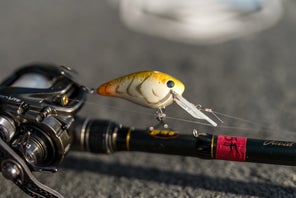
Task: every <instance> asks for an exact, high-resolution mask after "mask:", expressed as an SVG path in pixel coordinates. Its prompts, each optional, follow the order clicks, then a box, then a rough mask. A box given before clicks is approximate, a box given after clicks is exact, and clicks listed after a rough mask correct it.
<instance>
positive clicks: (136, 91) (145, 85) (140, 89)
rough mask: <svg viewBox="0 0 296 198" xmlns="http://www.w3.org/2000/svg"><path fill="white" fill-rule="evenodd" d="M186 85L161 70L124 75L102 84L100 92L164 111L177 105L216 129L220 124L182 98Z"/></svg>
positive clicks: (98, 90)
mask: <svg viewBox="0 0 296 198" xmlns="http://www.w3.org/2000/svg"><path fill="white" fill-rule="evenodd" d="M184 89H185V87H184V84H183V83H182V82H181V81H179V80H177V79H176V78H174V77H172V76H170V75H168V74H165V73H162V72H158V71H143V72H137V73H132V74H129V75H126V76H122V77H119V78H116V79H114V80H111V81H109V82H107V83H104V84H102V85H101V86H99V87H98V89H97V93H98V94H100V95H104V96H113V97H119V98H124V99H126V100H129V101H132V102H134V103H137V104H140V105H142V106H146V107H150V108H158V109H161V108H165V107H166V106H168V105H170V104H172V103H173V102H176V104H178V105H179V106H180V107H182V108H183V109H184V110H185V111H187V112H188V113H189V114H190V115H192V116H193V117H194V118H197V119H204V120H206V121H208V122H209V123H211V124H212V125H213V126H217V124H216V123H215V122H214V121H213V120H211V119H210V118H209V117H208V116H206V115H205V114H204V113H202V112H201V111H200V110H199V109H197V108H196V107H195V106H194V105H193V104H192V103H190V102H189V101H187V100H186V99H185V98H183V97H182V94H183V92H184Z"/></svg>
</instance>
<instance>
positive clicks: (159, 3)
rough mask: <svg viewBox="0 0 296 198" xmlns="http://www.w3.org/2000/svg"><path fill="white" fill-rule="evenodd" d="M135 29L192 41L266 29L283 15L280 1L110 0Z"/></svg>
mask: <svg viewBox="0 0 296 198" xmlns="http://www.w3.org/2000/svg"><path fill="white" fill-rule="evenodd" d="M109 1H111V2H112V3H116V4H117V6H118V8H119V11H120V16H121V18H122V21H123V22H124V23H125V24H126V25H127V26H128V27H129V28H131V29H133V30H135V31H139V32H143V33H146V34H150V35H156V36H160V37H164V38H167V39H172V40H176V41H181V42H185V43H191V44H211V43H220V42H224V41H227V40H231V39H235V38H239V37H241V36H244V35H247V34H250V33H255V32H259V31H262V30H264V29H266V28H268V27H270V26H272V25H274V24H275V23H276V22H277V21H278V19H279V18H280V17H281V14H282V4H281V1H280V0H109Z"/></svg>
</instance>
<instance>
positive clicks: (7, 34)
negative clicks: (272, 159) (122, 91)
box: [0, 0, 296, 197]
mask: <svg viewBox="0 0 296 198" xmlns="http://www.w3.org/2000/svg"><path fill="white" fill-rule="evenodd" d="M284 9H285V13H284V16H283V18H282V19H281V21H280V23H279V24H277V25H276V26H274V27H273V28H271V29H269V30H267V31H264V32H262V33H260V34H257V35H250V36H248V37H245V38H243V39H240V40H235V41H231V42H228V43H224V44H218V45H211V46H195V45H185V44H181V43H177V42H172V41H167V40H163V39H160V38H155V37H150V36H145V35H142V34H137V33H135V32H132V31H129V30H128V29H126V28H125V27H124V26H123V25H122V24H121V22H120V20H119V17H118V14H117V12H116V10H114V9H111V8H110V7H109V6H108V4H107V3H106V2H105V1H83V2H82V1H78V0H73V1H21V0H19V1H1V2H0V60H1V72H0V78H1V79H3V78H4V77H6V76H7V75H9V74H10V73H11V72H13V71H14V70H15V69H17V68H18V67H19V66H21V65H23V64H27V63H31V62H36V61H37V62H38V61H39V62H52V63H57V64H64V65H68V66H72V67H73V68H74V69H76V70H77V71H79V76H78V78H79V81H80V82H82V83H83V84H85V85H87V86H90V87H96V86H97V85H99V84H100V83H102V82H105V81H107V80H110V79H112V78H114V77H117V76H120V75H123V74H127V73H130V72H133V71H139V70H147V69H149V70H160V71H163V72H166V73H169V74H171V75H173V76H176V77H177V78H179V79H181V80H182V81H183V82H184V84H185V85H186V90H185V93H184V96H185V97H186V98H187V99H188V100H189V101H192V102H193V103H196V104H202V105H203V106H206V107H211V108H213V109H214V110H216V111H219V112H223V113H227V114H230V115H235V116H238V117H241V118H245V119H248V120H252V121H255V122H259V123H261V124H260V125H258V124H257V125H254V124H253V125H252V124H248V123H246V122H243V121H239V120H233V119H227V118H224V119H225V120H224V121H225V125H234V126H238V127H240V128H241V129H222V128H217V129H212V128H205V127H202V126H200V125H196V124H191V123H187V122H181V121H174V120H169V121H168V122H169V123H170V124H171V126H172V127H173V128H175V129H178V130H179V131H181V132H182V133H188V134H190V133H191V132H192V129H194V128H198V129H200V130H204V131H205V132H209V133H214V134H228V135H244V136H248V137H253V138H265V139H281V140H291V141H296V138H295V133H293V132H291V131H296V124H295V121H294V120H295V119H296V111H295V110H296V102H295V97H296V96H295V95H296V94H295V88H294V84H295V74H296V67H295V63H296V56H295V51H296V28H295V20H296V12H295V9H296V3H295V2H294V1H285V4H284ZM111 107H112V108H111ZM141 112H144V113H141ZM147 113H148V114H150V115H147ZM167 114H168V115H170V116H172V117H178V118H187V117H188V116H187V115H186V113H185V112H184V111H182V110H180V108H178V107H177V106H176V105H172V106H171V107H169V108H167ZM80 115H81V116H83V117H92V118H98V119H111V120H114V121H116V122H119V123H122V124H124V125H128V126H134V127H138V128H146V127H147V126H149V125H151V124H154V123H155V120H154V118H153V110H150V109H146V108H142V107H139V106H137V105H134V104H132V103H130V102H127V101H124V100H120V99H115V98H104V97H99V96H91V97H90V98H89V103H87V104H86V105H85V107H84V108H83V109H82V111H81V112H80ZM271 129H272V130H271ZM289 131H290V132H289ZM295 171H296V169H295V168H294V167H290V166H276V165H266V164H254V163H237V162H226V161H213V160H211V161H207V160H201V159H197V158H193V157H181V156H166V155H161V154H147V153H124V152H122V153H116V154H112V155H108V156H107V155H92V154H87V153H77V152H76V153H75V152H71V153H70V154H69V155H68V156H67V157H66V159H65V161H64V162H63V164H62V165H61V167H60V169H59V171H58V172H57V173H55V174H51V173H40V174H38V175H37V176H38V178H39V179H40V180H41V181H42V182H44V183H45V184H47V185H49V186H50V187H52V188H54V189H56V190H57V191H59V192H61V193H62V194H63V195H64V196H65V197H295V196H296V181H295V177H296V176H295ZM293 178H294V180H293ZM0 183H1V185H0V196H1V197H26V195H24V194H23V193H22V192H21V191H20V190H19V189H18V188H17V187H16V186H14V185H13V184H12V183H10V182H9V181H6V180H4V178H3V177H0Z"/></svg>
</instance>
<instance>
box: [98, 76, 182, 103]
mask: <svg viewBox="0 0 296 198" xmlns="http://www.w3.org/2000/svg"><path fill="white" fill-rule="evenodd" d="M184 89H185V87H184V84H183V83H182V82H181V81H179V80H177V79H176V78H174V77H172V76H170V75H168V74H165V73H162V72H158V71H142V72H136V73H132V74H129V75H126V76H122V77H119V78H116V79H114V80H112V81H109V82H107V83H104V84H103V85H101V86H100V87H99V88H98V89H97V93H98V94H100V95H104V96H113V97H120V98H124V99H127V100H130V101H132V102H134V103H137V104H140V105H143V106H146V107H150V108H164V107H166V106H168V105H170V104H171V103H173V101H174V100H173V95H172V91H174V92H176V93H178V94H179V95H182V93H183V92H184Z"/></svg>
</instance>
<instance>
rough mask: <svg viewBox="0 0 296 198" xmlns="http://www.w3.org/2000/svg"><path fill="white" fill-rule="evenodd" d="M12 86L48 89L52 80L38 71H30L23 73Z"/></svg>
mask: <svg viewBox="0 0 296 198" xmlns="http://www.w3.org/2000/svg"><path fill="white" fill-rule="evenodd" d="M11 86H12V87H26V88H39V89H47V88H49V87H50V86H51V81H49V79H48V78H46V77H45V76H43V75H40V74H37V73H28V74H24V75H22V76H21V77H20V78H19V79H17V80H16V81H15V82H14V83H13V84H12V85H11Z"/></svg>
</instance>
